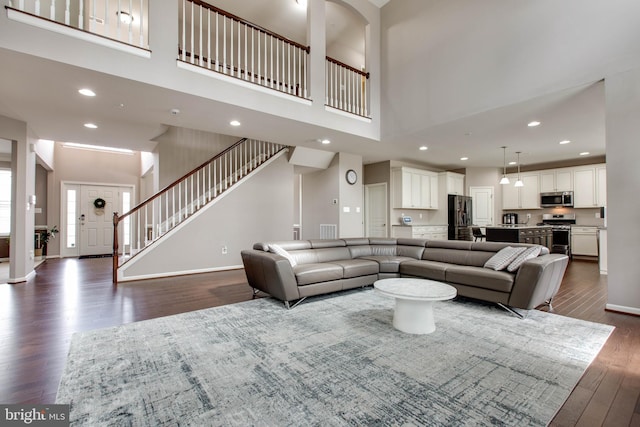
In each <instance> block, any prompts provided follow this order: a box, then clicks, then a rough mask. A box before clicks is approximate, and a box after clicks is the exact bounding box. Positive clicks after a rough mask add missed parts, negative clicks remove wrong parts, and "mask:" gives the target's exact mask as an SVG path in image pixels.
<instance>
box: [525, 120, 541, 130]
mask: <svg viewBox="0 0 640 427" xmlns="http://www.w3.org/2000/svg"><path fill="white" fill-rule="evenodd" d="M527 126H529V127H530V128H533V127H536V126H540V122H539V121H537V120H534V121H532V122H529V123H528V124H527Z"/></svg>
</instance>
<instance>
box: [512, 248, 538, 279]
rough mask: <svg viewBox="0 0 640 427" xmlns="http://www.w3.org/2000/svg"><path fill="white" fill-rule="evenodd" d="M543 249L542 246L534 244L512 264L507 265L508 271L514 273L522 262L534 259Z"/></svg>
mask: <svg viewBox="0 0 640 427" xmlns="http://www.w3.org/2000/svg"><path fill="white" fill-rule="evenodd" d="M541 250H542V246H532V247H530V248H527V249H525V250H524V251H522V252H521V253H520V255H518V256H517V257H516V258H515V259H514V260H513V261H511V264H509V266H508V267H507V271H509V272H511V273H513V272H514V271H516V270H518V269H519V268H520V266H521V265H522V263H524V262H525V261H526V260H528V259H532V258H535V257H537V256H538V255H540V251H541Z"/></svg>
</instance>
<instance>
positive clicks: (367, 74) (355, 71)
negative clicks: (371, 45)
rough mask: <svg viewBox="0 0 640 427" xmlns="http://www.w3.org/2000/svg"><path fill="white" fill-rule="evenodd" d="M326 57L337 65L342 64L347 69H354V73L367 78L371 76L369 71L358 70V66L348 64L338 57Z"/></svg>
mask: <svg viewBox="0 0 640 427" xmlns="http://www.w3.org/2000/svg"><path fill="white" fill-rule="evenodd" d="M326 58H327V61H329V62H332V63H334V64H336V65H339V66H341V67H344V68H346V69H347V70H350V71H353V72H354V73H357V74H360V75H361V76H363V77H366V78H367V79H368V78H369V73H368V72H365V71H362V70H358V69H357V68H354V67H352V66H351V65H347V64H345V63H344V62H341V61H338V60H337V59H333V58H331V57H329V56H327V57H326Z"/></svg>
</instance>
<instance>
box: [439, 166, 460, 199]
mask: <svg viewBox="0 0 640 427" xmlns="http://www.w3.org/2000/svg"><path fill="white" fill-rule="evenodd" d="M440 182H441V183H444V184H445V185H446V194H455V195H456V196H464V175H462V174H460V173H455V172H441V173H440ZM446 194H445V195H446Z"/></svg>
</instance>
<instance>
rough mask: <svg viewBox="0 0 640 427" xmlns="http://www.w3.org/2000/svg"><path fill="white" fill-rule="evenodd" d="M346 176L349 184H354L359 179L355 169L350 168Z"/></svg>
mask: <svg viewBox="0 0 640 427" xmlns="http://www.w3.org/2000/svg"><path fill="white" fill-rule="evenodd" d="M345 178H346V179H347V182H348V183H349V184H351V185H353V184H355V183H356V182H357V181H358V174H357V173H356V171H354V170H353V169H349V170H348V171H347V173H346V174H345Z"/></svg>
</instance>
